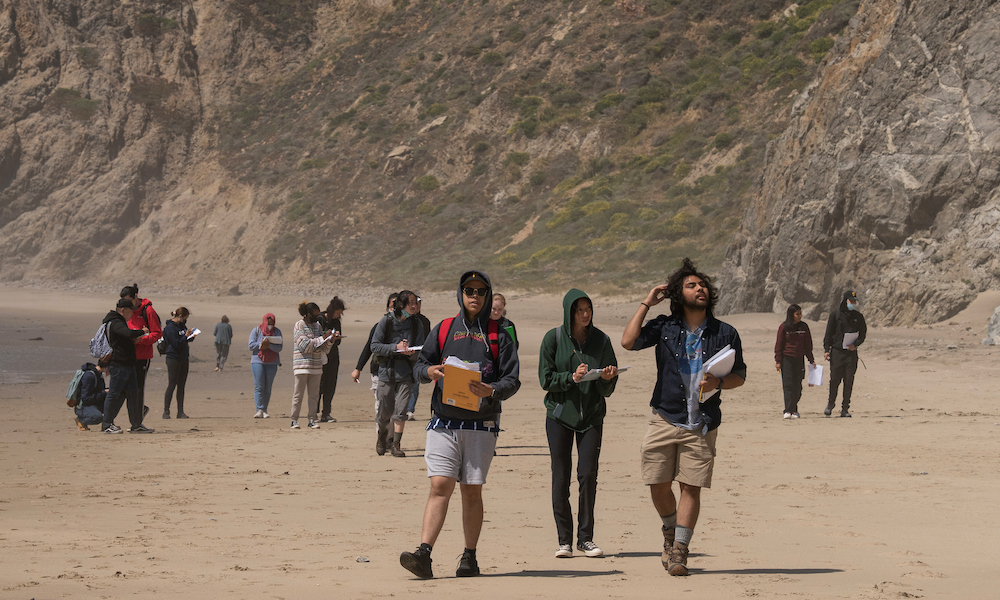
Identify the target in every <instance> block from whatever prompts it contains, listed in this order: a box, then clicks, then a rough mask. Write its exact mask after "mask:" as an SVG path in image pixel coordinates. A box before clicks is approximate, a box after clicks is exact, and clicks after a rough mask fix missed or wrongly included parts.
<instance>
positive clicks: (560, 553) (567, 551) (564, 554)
mask: <svg viewBox="0 0 1000 600" xmlns="http://www.w3.org/2000/svg"><path fill="white" fill-rule="evenodd" d="M556 558H573V546H570V545H569V544H563V545H561V546H559V549H558V550H556Z"/></svg>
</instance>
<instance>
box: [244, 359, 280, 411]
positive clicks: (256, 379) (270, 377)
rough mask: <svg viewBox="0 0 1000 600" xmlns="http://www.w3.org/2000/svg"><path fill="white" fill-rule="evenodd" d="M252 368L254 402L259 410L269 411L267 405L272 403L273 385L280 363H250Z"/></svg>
mask: <svg viewBox="0 0 1000 600" xmlns="http://www.w3.org/2000/svg"><path fill="white" fill-rule="evenodd" d="M250 370H251V371H252V372H253V403H254V405H256V407H257V410H262V411H264V412H267V405H268V404H270V403H271V386H272V385H274V377H275V375H277V374H278V363H276V362H273V363H250Z"/></svg>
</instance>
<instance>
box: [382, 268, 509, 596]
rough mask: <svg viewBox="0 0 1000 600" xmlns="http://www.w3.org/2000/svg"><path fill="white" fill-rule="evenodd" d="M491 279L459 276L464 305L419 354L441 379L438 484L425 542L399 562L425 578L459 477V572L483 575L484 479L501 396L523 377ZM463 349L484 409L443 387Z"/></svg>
mask: <svg viewBox="0 0 1000 600" xmlns="http://www.w3.org/2000/svg"><path fill="white" fill-rule="evenodd" d="M490 292H491V286H490V280H489V278H488V277H487V276H486V274H485V273H483V272H481V271H467V272H466V273H464V274H463V275H462V277H461V279H459V285H458V305H459V309H460V310H459V313H458V314H457V315H456V316H455V317H453V318H450V319H445V320H444V321H442V322H441V323H438V324H437V326H435V327H434V329H433V330H432V331H431V333H430V335H428V336H427V341H426V342H425V343H424V347H423V350H421V351H420V357H419V358H418V359H417V367H416V369H415V372H416V374H417V377H418V378H419V380H420V381H421V382H423V383H430V382H431V381H434V382H436V385H435V386H434V389H433V391H432V393H431V411H432V416H431V420H430V423H428V424H427V441H426V443H425V450H424V461H425V462H426V463H427V477H428V478H430V483H431V491H430V495H429V496H428V498H427V505H426V507H425V508H424V520H423V526H422V527H421V530H420V546H418V547H417V549H416V550H414V551H413V552H403V553H402V554H400V556H399V563H400V565H402V566H403V568H405V569H406V570H408V571H410V572H411V573H413V574H414V575H416V576H417V577H419V578H421V579H430V578H432V577H434V572H433V569H432V566H431V563H432V560H431V551H432V550H433V546H434V544H435V543H436V542H437V538H438V534H440V533H441V528H442V527H443V526H444V519H445V517H446V516H447V514H448V503H449V501H450V500H451V495H452V493H453V492H454V491H455V484H458V485H459V486H460V487H461V490H462V529H463V531H464V533H465V551H464V552H463V553H462V558H461V559H460V560H459V563H458V569H457V570H456V571H455V575H456V576H457V577H474V576H476V575H479V562H478V558H477V556H476V546H477V544H478V542H479V534H480V533H481V531H482V528H483V485H484V484H485V483H486V475H487V473H488V472H489V470H490V462H491V461H492V460H493V454H494V451H495V450H496V444H497V436H498V435H499V433H500V428H499V427H498V426H497V418H498V417H499V416H500V411H501V403H502V402H503V401H504V400H506V399H508V398H510V397H511V396H513V395H514V394H515V393H516V392H517V390H518V388H520V387H521V382H520V381H519V380H518V375H519V368H520V367H519V364H518V360H517V348H516V347H515V346H514V341H513V340H511V339H510V336H509V335H507V332H505V331H503V330H502V329H499V328H498V327H497V324H496V321H491V320H490V318H489V315H490V309H489V307H490V306H491V305H492V298H491V293H490ZM448 357H456V358H459V359H461V360H463V361H465V362H470V363H478V364H479V369H480V377H481V380H480V381H475V380H474V379H473V380H472V381H470V382H469V383H468V384H467V387H468V392H469V393H470V394H471V395H472V396H473V397H475V398H478V410H467V409H464V408H459V407H457V406H452V405H450V404H447V403H446V402H445V400H444V395H443V393H442V392H443V390H442V387H443V384H444V383H445V382H444V378H445V375H444V365H443V363H444V361H445V359H446V358H448Z"/></svg>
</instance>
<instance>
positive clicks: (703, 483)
mask: <svg viewBox="0 0 1000 600" xmlns="http://www.w3.org/2000/svg"><path fill="white" fill-rule="evenodd" d="M718 295H719V293H718V291H717V290H716V288H715V286H714V285H712V280H711V279H710V278H709V277H708V276H707V275H705V274H704V273H701V272H699V271H698V269H697V268H695V266H694V263H692V262H691V259H689V258H685V259H684V263H683V264H682V266H681V268H679V269H677V270H676V271H674V272H673V273H672V274H671V275H670V277H669V279H668V280H667V283H665V284H663V285H658V286H656V287H654V288H653V289H652V290H650V291H649V294H647V295H646V299H645V300H643V301H642V303H641V304H640V308H639V309H638V310H636V312H635V314H634V315H633V316H632V319H631V320H630V321H629V322H628V325H626V326H625V333H623V334H622V346H624V347H625V349H627V350H641V349H643V348H649V347H654V346H655V347H656V371H657V378H656V385H655V386H654V388H653V397H652V398H651V399H650V401H649V404H650V406H651V407H652V417H651V418H650V421H649V429H647V430H646V437H645V439H643V442H642V453H641V456H642V478H643V481H644V482H645V483H646V484H647V485H648V486H649V492H650V496H652V499H653V507H654V508H655V509H656V511H657V513H658V514H659V515H660V520H661V521H662V522H663V525H662V527H661V530H662V532H663V553H662V554H661V555H660V561H661V562H662V563H663V568H665V569H666V570H667V572H668V573H670V575H672V576H681V575H687V574H688V568H687V558H688V548H689V546H690V543H691V537H692V535H693V534H694V527H695V524H696V523H697V522H698V514H699V512H700V510H701V489H702V488H707V487H711V485H712V467H713V466H714V464H715V440H716V437H717V434H718V427H719V424H720V423H721V422H722V410H721V408H720V406H721V405H722V393H721V390H723V389H732V388H736V387H739V386H741V385H743V383H744V381H746V376H747V365H746V363H745V362H744V361H743V345H742V343H741V342H740V335H739V333H738V332H737V331H736V329H735V328H734V327H733V326H732V325H729V324H728V323H723V322H722V321H720V320H718V319H716V318H715V316H713V314H712V309H713V308H714V307H715V303H716V300H717V299H718ZM666 298H669V299H670V316H667V315H660V316H658V317H656V318H655V319H652V320H650V321H648V322H647V323H646V324H645V325H643V324H642V322H643V320H644V319H645V318H646V313H647V312H648V311H649V309H650V308H651V307H653V306H656V305H657V304H659V303H660V302H661V301H663V300H664V299H666ZM726 346H728V347H729V348H730V349H731V350H733V351H734V357H733V359H734V360H733V367H732V370H731V371H730V372H729V373H728V374H727V375H725V376H722V377H717V376H716V375H713V374H712V373H709V372H707V371H706V370H705V368H704V364H705V362H707V361H708V360H710V359H712V358H713V357H715V356H716V355H717V354H718V353H720V352H721V351H723V350H724V349H725V348H726ZM674 480H677V482H678V483H679V484H680V501H677V499H676V498H675V497H674V493H673V491H672V490H671V484H672V482H673V481H674Z"/></svg>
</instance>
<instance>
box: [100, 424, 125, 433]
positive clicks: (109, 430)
mask: <svg viewBox="0 0 1000 600" xmlns="http://www.w3.org/2000/svg"><path fill="white" fill-rule="evenodd" d="M102 431H104V433H122V428H121V427H119V426H117V425H115V424H114V423H112V424H111V425H108V426H107V427H106V428H104V429H103V430H102Z"/></svg>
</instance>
